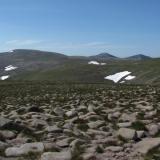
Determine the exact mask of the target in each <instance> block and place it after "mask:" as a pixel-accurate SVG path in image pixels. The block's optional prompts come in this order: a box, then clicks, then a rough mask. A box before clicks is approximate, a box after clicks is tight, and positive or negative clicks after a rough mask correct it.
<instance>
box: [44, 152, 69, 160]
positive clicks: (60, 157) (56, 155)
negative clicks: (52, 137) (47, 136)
mask: <svg viewBox="0 0 160 160" xmlns="http://www.w3.org/2000/svg"><path fill="white" fill-rule="evenodd" d="M71 158H72V156H71V152H70V151H63V152H45V153H43V154H42V156H41V160H71Z"/></svg>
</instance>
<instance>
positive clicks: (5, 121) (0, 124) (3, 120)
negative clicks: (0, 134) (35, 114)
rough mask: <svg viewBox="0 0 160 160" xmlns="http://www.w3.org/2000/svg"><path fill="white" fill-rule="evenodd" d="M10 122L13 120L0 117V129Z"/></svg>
mask: <svg viewBox="0 0 160 160" xmlns="http://www.w3.org/2000/svg"><path fill="white" fill-rule="evenodd" d="M10 122H11V120H9V119H7V118H4V117H2V116H0V128H3V127H4V126H5V125H7V124H8V123H10Z"/></svg>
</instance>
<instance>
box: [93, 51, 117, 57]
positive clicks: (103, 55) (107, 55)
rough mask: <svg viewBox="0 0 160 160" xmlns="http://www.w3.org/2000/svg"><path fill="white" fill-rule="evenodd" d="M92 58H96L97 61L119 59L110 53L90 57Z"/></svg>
mask: <svg viewBox="0 0 160 160" xmlns="http://www.w3.org/2000/svg"><path fill="white" fill-rule="evenodd" d="M90 58H95V59H116V58H118V57H116V56H114V55H111V54H109V53H106V52H103V53H100V54H97V55H93V56H90Z"/></svg>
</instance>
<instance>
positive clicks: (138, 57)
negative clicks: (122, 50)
mask: <svg viewBox="0 0 160 160" xmlns="http://www.w3.org/2000/svg"><path fill="white" fill-rule="evenodd" d="M127 59H129V60H147V59H151V57H149V56H146V55H143V54H137V55H134V56H130V57H128V58H127Z"/></svg>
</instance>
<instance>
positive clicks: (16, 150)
mask: <svg viewBox="0 0 160 160" xmlns="http://www.w3.org/2000/svg"><path fill="white" fill-rule="evenodd" d="M43 151H44V145H43V143H41V142H35V143H26V144H24V145H22V146H20V147H9V148H7V149H6V150H5V155H6V156H7V157H18V156H23V155H27V154H29V153H42V152H43Z"/></svg>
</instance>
